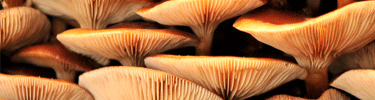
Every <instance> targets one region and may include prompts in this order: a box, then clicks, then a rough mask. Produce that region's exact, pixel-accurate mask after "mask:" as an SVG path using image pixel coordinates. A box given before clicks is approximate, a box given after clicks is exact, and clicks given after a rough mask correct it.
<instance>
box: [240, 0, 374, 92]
mask: <svg viewBox="0 0 375 100" xmlns="http://www.w3.org/2000/svg"><path fill="white" fill-rule="evenodd" d="M374 5H375V1H362V2H356V3H352V4H349V5H347V6H345V7H342V8H340V9H337V10H335V11H333V12H330V13H328V14H325V15H322V16H319V17H317V18H312V19H309V20H306V21H302V22H297V23H287V24H278V23H276V24H274V22H280V20H272V21H274V22H272V21H271V22H268V20H266V19H269V18H267V17H273V18H272V19H278V17H282V18H287V19H288V20H294V19H292V18H295V17H296V16H293V15H288V16H290V17H285V16H284V15H280V14H269V16H263V15H264V14H260V13H261V12H260V13H251V14H248V15H244V16H242V17H240V18H239V19H238V20H237V21H236V22H235V23H234V25H233V26H234V27H235V28H237V29H239V30H241V31H244V32H247V33H249V34H251V35H252V36H253V37H254V38H256V39H257V40H259V41H260V42H263V43H265V44H268V45H271V46H273V47H275V48H277V49H279V50H281V51H283V52H285V53H288V54H290V55H292V56H294V58H295V59H296V60H297V62H298V64H299V65H301V66H302V67H305V68H306V69H308V71H309V75H308V76H307V78H306V80H305V82H306V88H307V91H308V97H311V98H317V97H319V96H320V95H321V94H322V93H323V92H324V91H325V90H326V89H328V87H329V85H328V75H327V69H328V66H329V64H330V63H331V62H332V61H333V60H334V59H335V58H336V57H338V56H340V55H342V54H344V53H349V52H353V51H355V50H358V49H359V48H361V47H363V46H365V45H366V44H368V43H370V42H371V41H373V40H374V39H375V34H374V33H375V16H374V14H375V6H374ZM286 15H287V14H286ZM297 18H298V17H297ZM299 19H303V18H299Z"/></svg>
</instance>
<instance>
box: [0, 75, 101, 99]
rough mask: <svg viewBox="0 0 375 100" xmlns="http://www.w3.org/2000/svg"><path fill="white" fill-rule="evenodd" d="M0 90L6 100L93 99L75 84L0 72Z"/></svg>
mask: <svg viewBox="0 0 375 100" xmlns="http://www.w3.org/2000/svg"><path fill="white" fill-rule="evenodd" d="M0 90H1V93H0V98H2V99H8V100H94V99H93V97H92V96H91V94H90V93H89V92H87V91H86V90H85V89H83V88H82V87H80V86H78V85H77V84H74V83H70V82H66V81H61V80H53V79H47V78H40V77H32V76H22V75H6V74H1V73H0Z"/></svg>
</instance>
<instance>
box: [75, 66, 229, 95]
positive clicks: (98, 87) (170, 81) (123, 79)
mask: <svg viewBox="0 0 375 100" xmlns="http://www.w3.org/2000/svg"><path fill="white" fill-rule="evenodd" d="M79 85H80V86H82V87H83V88H86V89H87V90H88V91H90V93H91V94H92V95H93V96H94V98H95V99H97V100H124V99H128V100H221V99H222V98H220V97H219V96H217V95H216V94H214V93H212V92H210V91H208V90H207V89H205V88H203V87H201V86H199V85H197V84H195V83H193V82H191V81H188V80H185V79H183V78H180V77H177V76H175V75H172V74H169V73H166V72H161V71H157V70H152V69H147V68H140V67H131V66H112V67H104V68H100V69H96V70H93V71H90V72H86V73H83V74H82V75H81V76H79Z"/></svg>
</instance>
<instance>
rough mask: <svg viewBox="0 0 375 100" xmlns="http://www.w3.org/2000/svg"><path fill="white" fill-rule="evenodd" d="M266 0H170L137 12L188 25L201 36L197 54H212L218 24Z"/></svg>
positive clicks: (163, 20) (164, 20)
mask: <svg viewBox="0 0 375 100" xmlns="http://www.w3.org/2000/svg"><path fill="white" fill-rule="evenodd" d="M266 2H267V1H266V0H169V1H165V2H163V3H161V4H158V5H155V6H154V7H150V8H143V9H140V10H138V11H137V14H139V15H140V16H142V17H144V18H145V19H150V20H153V21H156V22H158V23H160V24H165V25H181V26H189V27H190V28H191V29H192V30H193V31H194V33H195V34H196V35H197V36H198V38H199V40H200V41H199V44H198V46H197V47H196V54H198V55H209V54H210V53H211V45H212V39H213V36H214V31H215V29H216V28H217V26H218V25H219V24H220V23H221V22H223V21H224V20H227V19H229V18H232V17H235V16H238V15H241V14H243V13H246V12H248V11H250V10H253V9H255V8H258V7H260V6H262V5H264V4H265V3H266Z"/></svg>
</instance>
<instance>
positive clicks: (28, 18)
mask: <svg viewBox="0 0 375 100" xmlns="http://www.w3.org/2000/svg"><path fill="white" fill-rule="evenodd" d="M0 18H1V21H0V31H1V45H0V46H1V53H2V54H6V55H10V53H13V52H14V51H15V50H17V49H19V48H21V47H24V46H28V45H31V44H35V43H40V42H45V41H47V40H48V37H49V33H50V28H51V23H50V22H49V20H48V19H47V16H45V15H44V14H43V13H41V12H40V11H38V10H36V9H34V8H31V7H13V8H8V9H3V10H0Z"/></svg>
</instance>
